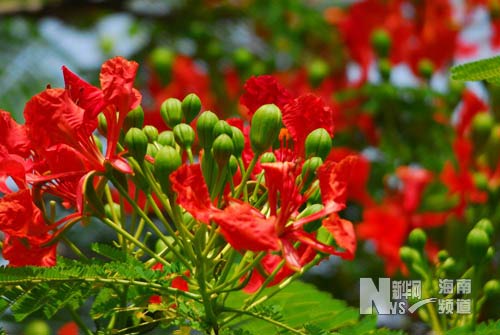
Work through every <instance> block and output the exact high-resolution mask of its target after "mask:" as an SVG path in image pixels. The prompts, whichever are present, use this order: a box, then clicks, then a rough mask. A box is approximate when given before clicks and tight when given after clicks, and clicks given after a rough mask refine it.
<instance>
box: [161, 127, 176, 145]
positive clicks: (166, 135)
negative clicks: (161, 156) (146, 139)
mask: <svg viewBox="0 0 500 335" xmlns="http://www.w3.org/2000/svg"><path fill="white" fill-rule="evenodd" d="M157 141H158V143H160V144H161V145H163V146H165V145H170V146H171V147H175V135H174V132H173V131H171V130H165V131H162V132H161V133H160V134H159V135H158V140H157Z"/></svg>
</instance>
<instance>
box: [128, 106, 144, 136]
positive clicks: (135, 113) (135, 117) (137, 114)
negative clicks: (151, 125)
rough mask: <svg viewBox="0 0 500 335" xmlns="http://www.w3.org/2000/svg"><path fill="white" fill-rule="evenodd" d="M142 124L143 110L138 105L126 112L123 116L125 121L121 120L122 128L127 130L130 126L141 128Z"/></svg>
mask: <svg viewBox="0 0 500 335" xmlns="http://www.w3.org/2000/svg"><path fill="white" fill-rule="evenodd" d="M143 124H144V111H143V110H142V107H141V106H140V105H139V106H137V107H136V108H134V109H132V110H131V111H130V112H128V114H127V116H126V117H125V121H123V130H124V131H125V132H127V131H128V130H129V129H130V128H142V125H143Z"/></svg>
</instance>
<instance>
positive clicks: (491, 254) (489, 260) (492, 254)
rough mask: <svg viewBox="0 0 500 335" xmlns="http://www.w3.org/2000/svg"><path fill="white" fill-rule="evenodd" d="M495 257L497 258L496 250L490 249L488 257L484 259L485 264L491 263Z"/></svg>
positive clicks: (487, 253)
mask: <svg viewBox="0 0 500 335" xmlns="http://www.w3.org/2000/svg"><path fill="white" fill-rule="evenodd" d="M494 256H495V248H493V247H489V248H488V251H487V252H486V256H485V257H484V262H485V263H488V262H491V261H492V260H493V257H494Z"/></svg>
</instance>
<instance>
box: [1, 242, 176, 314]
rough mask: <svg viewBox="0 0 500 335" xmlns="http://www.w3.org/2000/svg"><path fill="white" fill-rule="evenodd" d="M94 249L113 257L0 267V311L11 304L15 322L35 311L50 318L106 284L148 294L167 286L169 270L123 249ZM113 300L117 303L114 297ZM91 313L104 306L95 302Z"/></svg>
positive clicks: (99, 311) (78, 305)
mask: <svg viewBox="0 0 500 335" xmlns="http://www.w3.org/2000/svg"><path fill="white" fill-rule="evenodd" d="M93 249H94V250H95V251H96V252H98V253H100V254H102V255H106V256H107V257H108V258H110V259H115V260H114V261H111V262H105V261H102V260H99V259H92V261H91V263H81V262H78V261H76V260H71V259H66V258H62V257H61V258H59V259H58V263H57V265H56V266H54V267H51V268H45V267H31V266H28V267H19V268H9V267H0V313H3V312H4V311H5V310H6V309H7V308H9V307H10V308H11V310H12V313H13V315H14V318H15V319H16V321H18V322H19V321H22V320H24V319H25V318H26V317H28V316H29V315H31V314H32V313H34V312H36V311H42V312H43V314H44V315H45V317H47V318H51V317H52V316H54V315H55V314H56V313H57V312H58V311H59V310H61V309H63V308H67V307H69V308H72V309H78V308H79V307H80V306H81V305H83V303H84V302H85V301H86V300H87V299H88V298H89V297H92V296H95V295H96V294H98V293H99V292H109V291H106V290H103V289H105V288H107V287H116V285H125V286H128V287H135V286H138V287H141V288H142V289H143V290H144V292H145V293H146V294H150V295H151V294H153V292H154V291H155V290H163V287H168V286H169V285H167V284H168V283H167V282H166V280H165V273H169V272H171V271H172V269H169V268H167V269H165V268H164V271H154V270H151V269H147V268H145V267H144V265H143V264H142V263H141V262H139V261H138V260H136V259H133V258H131V257H125V256H124V255H121V254H120V253H122V251H120V250H113V249H114V248H112V247H106V246H102V245H99V246H98V245H96V246H94V248H93ZM120 260H122V261H120ZM125 260H126V261H125ZM163 285H165V286H163ZM152 286H154V288H152ZM114 302H115V306H116V300H115V301H114ZM101 307H102V308H101ZM110 307H111V308H112V307H114V306H110V305H109V304H108V305H107V306H105V308H107V309H108V311H109V310H110ZM94 312H95V314H99V313H100V314H101V315H102V314H104V306H102V305H101V306H99V304H98V305H97V306H95V307H94Z"/></svg>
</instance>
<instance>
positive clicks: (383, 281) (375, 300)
mask: <svg viewBox="0 0 500 335" xmlns="http://www.w3.org/2000/svg"><path fill="white" fill-rule="evenodd" d="M373 307H375V308H376V309H377V312H378V314H391V280H390V279H389V278H379V279H378V289H377V288H376V287H375V284H374V283H373V280H372V279H371V278H360V280H359V313H360V314H372V310H373Z"/></svg>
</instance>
